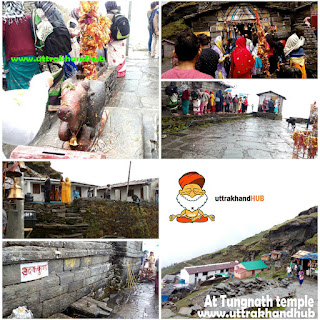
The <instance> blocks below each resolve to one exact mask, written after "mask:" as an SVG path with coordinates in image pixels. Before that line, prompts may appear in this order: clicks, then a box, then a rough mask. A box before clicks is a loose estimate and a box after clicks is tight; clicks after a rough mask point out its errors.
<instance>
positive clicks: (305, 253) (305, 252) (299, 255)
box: [292, 250, 311, 259]
mask: <svg viewBox="0 0 320 320" xmlns="http://www.w3.org/2000/svg"><path fill="white" fill-rule="evenodd" d="M309 253H311V252H309V251H304V250H299V251H298V252H296V253H295V254H294V255H293V256H292V258H297V259H300V258H301V257H303V256H306V255H307V254H309Z"/></svg>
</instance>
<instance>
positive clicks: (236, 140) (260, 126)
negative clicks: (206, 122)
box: [162, 118, 306, 159]
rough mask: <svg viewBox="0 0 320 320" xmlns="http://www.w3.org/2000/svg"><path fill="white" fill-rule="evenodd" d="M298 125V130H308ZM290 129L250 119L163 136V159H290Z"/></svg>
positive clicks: (267, 121) (286, 125)
mask: <svg viewBox="0 0 320 320" xmlns="http://www.w3.org/2000/svg"><path fill="white" fill-rule="evenodd" d="M305 128H306V125H305V124H299V123H298V124H297V125H296V130H301V129H305ZM292 132H293V130H292V128H291V125H290V127H289V128H288V124H287V122H286V121H285V120H282V121H280V120H270V119H263V118H249V119H245V120H238V121H232V122H227V123H218V124H214V125H210V126H206V127H192V128H190V129H186V130H182V131H180V132H177V133H171V134H166V135H164V138H163V139H162V158H164V159H174V158H181V159H291V158H292V151H293V140H292V138H291V135H292Z"/></svg>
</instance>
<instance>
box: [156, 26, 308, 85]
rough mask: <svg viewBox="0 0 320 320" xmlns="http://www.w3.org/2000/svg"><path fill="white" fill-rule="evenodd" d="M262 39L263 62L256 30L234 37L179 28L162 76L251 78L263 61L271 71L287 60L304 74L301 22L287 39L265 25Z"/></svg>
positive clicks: (257, 73)
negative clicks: (209, 34) (264, 56)
mask: <svg viewBox="0 0 320 320" xmlns="http://www.w3.org/2000/svg"><path fill="white" fill-rule="evenodd" d="M264 39H265V40H266V41H264V50H266V51H267V54H268V59H267V60H268V61H266V62H264V61H263V60H262V59H261V57H259V54H258V52H259V48H260V46H261V39H259V37H258V35H257V33H256V32H251V31H250V32H249V31H242V32H240V31H239V32H238V34H237V36H236V37H235V38H229V39H223V38H222V37H221V36H217V37H216V38H215V39H211V37H209V36H208V35H206V34H204V33H201V34H198V35H195V34H194V33H192V32H191V31H183V32H181V33H179V34H178V36H177V38H176V41H175V49H174V51H173V56H172V58H171V63H172V69H170V70H168V71H166V72H164V73H163V74H162V79H226V78H252V77H256V76H260V75H262V69H263V63H268V65H269V72H270V73H271V74H276V72H277V71H280V64H287V65H290V66H291V67H293V68H297V70H298V71H299V72H300V77H301V78H306V69H305V60H306V55H305V51H304V49H303V46H304V43H305V38H304V27H303V26H301V25H299V26H297V27H296V29H295V32H294V33H293V34H292V35H291V36H290V37H289V38H288V39H287V41H285V40H277V39H276V38H275V36H274V30H273V28H272V27H269V28H266V29H265V33H264Z"/></svg>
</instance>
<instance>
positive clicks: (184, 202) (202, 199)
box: [169, 172, 215, 223]
mask: <svg viewBox="0 0 320 320" xmlns="http://www.w3.org/2000/svg"><path fill="white" fill-rule="evenodd" d="M204 182H205V179H204V177H203V176H202V175H200V174H199V173H197V172H188V173H186V174H184V175H183V176H182V177H181V178H180V179H179V184H180V186H181V190H180V191H179V193H178V195H177V201H178V203H179V204H180V205H181V207H183V208H184V210H183V211H182V212H181V213H180V214H177V215H171V216H170V217H169V219H170V221H173V220H174V219H175V218H177V221H178V222H182V223H187V222H191V223H192V222H206V221H208V218H210V219H211V220H212V221H214V219H215V217H214V215H206V214H204V213H203V212H202V211H201V210H200V208H202V207H203V206H204V205H205V204H206V202H207V200H208V196H207V195H206V191H205V190H203V189H202V188H203V185H204Z"/></svg>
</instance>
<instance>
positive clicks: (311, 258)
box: [300, 253, 318, 260]
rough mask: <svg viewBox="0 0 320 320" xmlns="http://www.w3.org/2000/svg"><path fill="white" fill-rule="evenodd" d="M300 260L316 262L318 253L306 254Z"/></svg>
mask: <svg viewBox="0 0 320 320" xmlns="http://www.w3.org/2000/svg"><path fill="white" fill-rule="evenodd" d="M300 259H306V260H318V253H308V254H306V255H305V256H303V257H301V258H300Z"/></svg>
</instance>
